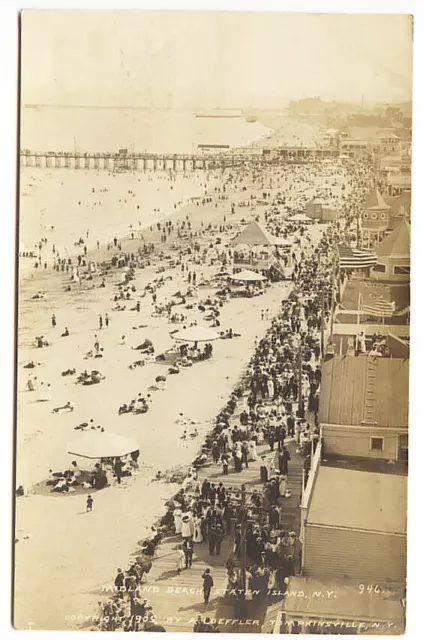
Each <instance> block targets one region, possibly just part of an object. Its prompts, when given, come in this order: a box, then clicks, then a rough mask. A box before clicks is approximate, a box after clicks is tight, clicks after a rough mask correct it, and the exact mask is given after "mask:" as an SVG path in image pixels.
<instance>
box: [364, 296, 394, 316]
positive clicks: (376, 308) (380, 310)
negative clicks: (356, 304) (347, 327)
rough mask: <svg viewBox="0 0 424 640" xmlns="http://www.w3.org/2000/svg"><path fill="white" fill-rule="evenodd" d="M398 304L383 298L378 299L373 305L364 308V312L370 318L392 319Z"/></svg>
mask: <svg viewBox="0 0 424 640" xmlns="http://www.w3.org/2000/svg"><path fill="white" fill-rule="evenodd" d="M395 309H396V303H395V302H387V300H383V299H382V298H381V299H380V298H376V299H375V300H374V302H373V303H372V304H369V305H366V304H364V305H363V306H362V311H363V312H364V313H367V314H368V315H370V316H378V317H379V318H391V317H392V316H393V314H394V312H395Z"/></svg>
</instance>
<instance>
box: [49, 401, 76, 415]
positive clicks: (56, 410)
mask: <svg viewBox="0 0 424 640" xmlns="http://www.w3.org/2000/svg"><path fill="white" fill-rule="evenodd" d="M65 411H67V412H69V413H70V412H71V411H75V405H74V403H73V402H69V401H68V402H67V403H66V404H64V405H63V406H62V407H55V408H54V409H52V413H64V412H65Z"/></svg>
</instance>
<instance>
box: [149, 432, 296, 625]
mask: <svg viewBox="0 0 424 640" xmlns="http://www.w3.org/2000/svg"><path fill="white" fill-rule="evenodd" d="M287 447H288V449H289V451H290V455H291V462H290V464H289V476H288V477H289V486H290V489H291V491H292V495H291V497H290V498H287V499H285V500H284V509H283V520H282V525H283V528H284V529H285V530H286V531H290V530H292V529H293V530H295V531H297V532H298V531H299V518H300V510H299V503H300V493H301V482H302V469H303V462H304V458H303V457H302V456H300V455H299V454H297V453H296V444H295V443H294V442H293V441H290V440H289V441H288V442H287ZM258 454H259V455H260V456H261V455H264V454H265V455H266V456H267V457H268V458H271V457H273V455H274V453H273V452H270V450H269V446H268V445H263V446H260V447H258ZM205 477H207V478H208V479H209V480H211V481H212V482H215V483H218V482H222V483H223V484H224V486H225V487H226V488H234V489H237V488H240V489H241V486H242V484H244V485H245V486H246V489H247V491H251V490H253V489H258V490H260V489H261V487H262V485H261V483H260V479H259V462H249V467H248V468H247V469H243V471H242V472H241V473H235V472H234V471H230V473H229V475H228V476H223V475H222V467H221V465H215V464H213V463H212V462H209V463H208V464H207V465H205V466H204V467H202V468H201V469H200V470H199V479H200V480H201V481H202V480H203V479H204V478H205ZM233 541H234V539H233V533H232V534H228V535H227V536H226V537H225V538H224V541H223V544H222V548H221V555H220V556H210V555H209V553H208V544H207V542H203V543H201V544H197V545H195V552H194V556H193V565H192V567H191V568H190V569H187V570H183V571H182V572H181V574H180V575H179V576H178V575H177V573H176V550H177V547H178V545H179V544H180V543H181V536H180V535H174V536H170V537H168V538H166V539H164V540H163V542H162V543H161V545H160V546H159V548H158V551H157V553H156V556H155V559H154V562H153V567H152V569H151V571H150V573H149V574H148V576H147V577H146V579H145V580H144V582H143V583H142V597H145V598H148V600H149V601H150V603H151V604H152V607H153V611H154V613H155V617H156V620H157V622H158V624H161V625H163V626H164V627H165V629H166V630H167V631H179V632H183V631H189V630H192V628H193V625H194V621H195V619H196V616H197V615H199V614H201V615H202V616H203V617H205V616H209V617H210V618H212V619H215V620H216V621H217V622H218V623H219V627H220V629H221V631H226V632H232V633H248V632H251V633H255V632H256V633H258V632H259V631H260V629H261V624H262V622H263V619H264V616H265V614H266V608H267V604H268V603H267V602H265V603H262V604H261V605H259V606H258V604H257V603H256V602H248V603H247V607H248V609H247V613H248V617H247V620H246V622H245V623H242V622H241V623H238V622H235V620H234V612H233V606H232V604H231V602H229V599H228V597H227V598H226V597H225V590H226V588H227V572H226V569H225V561H226V559H227V557H228V554H229V553H230V551H231V549H232V547H233ZM207 567H210V568H211V573H212V576H213V579H214V588H213V589H212V594H211V599H210V602H209V604H208V605H205V604H204V603H203V591H202V583H203V582H202V574H203V572H204V571H205V569H206V568H207ZM269 600H270V603H269V604H271V599H270V598H269ZM274 603H275V598H274ZM272 606H273V608H275V604H273V605H272ZM279 608H281V605H280V607H279Z"/></svg>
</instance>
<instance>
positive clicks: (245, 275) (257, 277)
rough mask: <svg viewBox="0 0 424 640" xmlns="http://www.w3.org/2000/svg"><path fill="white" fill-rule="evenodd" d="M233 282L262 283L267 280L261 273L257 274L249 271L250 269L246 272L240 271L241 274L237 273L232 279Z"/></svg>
mask: <svg viewBox="0 0 424 640" xmlns="http://www.w3.org/2000/svg"><path fill="white" fill-rule="evenodd" d="M231 279H232V280H240V282H262V281H263V280H266V278H265V277H264V276H263V275H261V274H260V273H255V271H249V269H245V270H244V271H240V273H236V274H235V275H233V276H232V277H231Z"/></svg>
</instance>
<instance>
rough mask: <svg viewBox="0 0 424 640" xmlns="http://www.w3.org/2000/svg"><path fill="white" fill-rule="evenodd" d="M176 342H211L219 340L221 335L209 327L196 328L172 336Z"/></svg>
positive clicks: (183, 330) (189, 328)
mask: <svg viewBox="0 0 424 640" xmlns="http://www.w3.org/2000/svg"><path fill="white" fill-rule="evenodd" d="M172 337H173V338H175V340H180V341H182V342H210V341H212V340H218V338H219V337H220V335H219V334H218V333H217V332H216V331H214V330H213V329H210V328H209V327H202V326H198V325H196V326H194V327H188V328H187V329H181V331H177V332H176V333H174V334H173V335H172Z"/></svg>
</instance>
